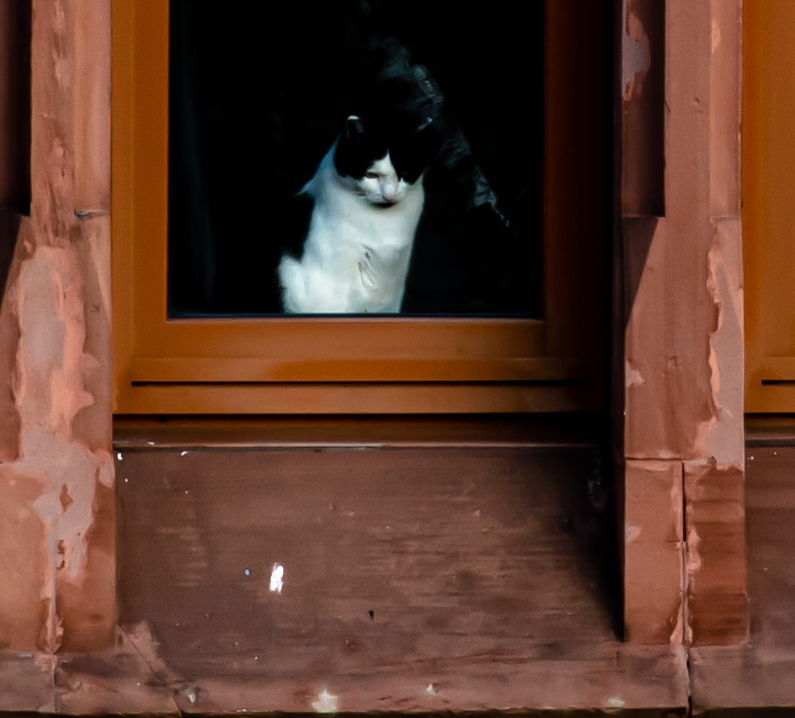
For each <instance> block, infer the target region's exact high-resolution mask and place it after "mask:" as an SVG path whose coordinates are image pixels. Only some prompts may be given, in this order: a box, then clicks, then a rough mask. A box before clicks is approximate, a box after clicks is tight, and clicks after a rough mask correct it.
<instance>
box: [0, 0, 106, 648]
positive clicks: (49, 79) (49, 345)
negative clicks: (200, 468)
mask: <svg viewBox="0 0 795 718" xmlns="http://www.w3.org/2000/svg"><path fill="white" fill-rule="evenodd" d="M109 13H110V3H109V0H34V1H33V3H32V23H31V26H32V29H31V33H32V42H31V48H32V49H31V68H30V83H31V95H30V97H31V137H32V146H31V155H30V156H31V159H30V163H31V164H30V176H31V188H30V189H31V192H30V196H31V206H30V214H29V215H27V216H23V215H15V214H11V213H9V212H3V213H2V220H1V221H0V244H2V246H3V247H4V249H5V250H6V253H7V255H6V256H7V257H8V260H7V261H6V262H5V263H4V264H2V265H0V269H2V271H3V274H2V280H4V287H5V290H4V293H3V296H2V305H1V306H0V573H2V575H3V580H2V581H0V648H10V649H13V650H22V651H24V650H34V649H37V650H41V651H47V652H49V651H55V650H56V649H58V648H59V647H63V648H64V649H69V650H90V649H95V648H99V647H102V646H107V645H109V644H110V643H111V641H112V640H113V636H114V630H115V624H116V596H115V518H114V494H113V473H114V469H113V462H112V457H111V453H110V448H111V398H110V369H111V357H110V217H109V213H108V199H109V190H110V183H109V173H110V146H109V141H108V130H109V126H110V122H109V120H110V117H109V99H110V97H109V91H110V87H109V77H110V16H109ZM76 28H83V30H84V31H83V32H76ZM2 69H3V70H4V71H9V69H8V68H7V67H4V68H2ZM78 150H79V151H78ZM1 286H3V284H1V283H0V287H1Z"/></svg>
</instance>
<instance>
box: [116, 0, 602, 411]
mask: <svg viewBox="0 0 795 718" xmlns="http://www.w3.org/2000/svg"><path fill="white" fill-rule="evenodd" d="M601 10H602V15H604V17H601V16H600V14H599V13H600V4H599V3H587V4H586V5H585V6H584V5H583V4H582V3H581V2H578V0H555V1H554V2H549V3H548V5H547V12H546V15H547V18H546V25H547V27H546V34H547V52H546V87H547V90H546V98H545V113H546V117H545V124H546V148H545V155H546V158H545V177H544V180H545V217H544V238H545V242H544V277H545V290H544V304H545V308H546V309H545V313H546V316H545V319H544V320H543V321H539V320H524V319H479V318H452V319H448V318H445V319H437V318H433V319H431V318H428V319H424V318H405V319H404V318H380V319H379V318H367V319H361V318H334V319H329V318H318V319H314V318H287V317H272V318H263V319H250V318H239V319H226V318H224V319H191V320H185V319H179V320H169V319H168V318H167V316H166V258H167V237H166V227H167V221H166V220H167V158H168V152H167V142H168V114H167V112H168V72H167V66H168V65H167V61H168V2H166V0H129V1H128V2H125V3H114V5H113V80H112V81H113V104H112V110H113V127H112V141H113V193H112V227H113V306H114V313H113V319H114V351H115V411H116V412H117V413H120V414H135V413H164V414H185V413H201V414H216V413H221V414H223V413H257V414H267V413H300V414H306V413H471V412H537V411H580V410H590V411H593V410H596V409H599V408H601V407H602V406H603V403H604V397H603V395H604V382H603V375H604V373H605V371H604V368H605V364H606V362H605V361H604V350H605V346H606V342H605V331H604V325H605V316H606V309H605V302H606V295H605V291H604V274H605V271H606V264H605V251H606V234H607V227H608V221H607V217H608V215H607V213H608V211H609V202H608V195H607V193H608V191H609V187H610V182H609V180H607V179H605V178H607V177H609V166H610V153H609V148H608V147H607V146H606V143H607V137H608V136H609V133H608V130H607V128H606V126H605V125H606V120H607V112H606V111H604V108H606V106H607V104H606V103H608V101H609V89H608V86H607V85H605V83H609V81H610V79H609V72H607V71H606V70H604V69H603V68H601V67H600V63H599V62H596V63H594V62H593V58H594V57H597V58H599V59H600V60H601V59H602V58H604V57H606V51H605V48H604V47H603V45H604V43H605V41H606V38H608V37H609V35H610V33H609V30H610V25H609V22H610V21H609V12H605V11H604V9H601ZM600 22H601V23H602V24H603V25H605V27H604V32H599V29H600V28H599V24H600ZM575 49H579V51H580V52H581V53H582V54H580V55H578V54H577V52H575ZM584 57H585V58H590V60H589V61H587V62H583V58H584ZM605 67H609V65H608V63H605ZM589 73H591V74H592V76H589ZM586 117H587V118H588V120H587V121H586V120H584V119H583V118H586Z"/></svg>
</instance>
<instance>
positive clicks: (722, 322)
mask: <svg viewBox="0 0 795 718" xmlns="http://www.w3.org/2000/svg"><path fill="white" fill-rule="evenodd" d="M741 258H742V235H741V225H740V221H739V219H734V220H724V221H721V222H719V223H717V225H716V227H715V234H714V237H713V241H712V244H711V246H710V249H709V256H708V267H709V270H708V276H707V290H708V292H709V296H710V297H711V299H712V302H713V305H714V307H715V326H714V329H713V331H712V333H711V335H710V339H709V359H708V362H709V368H710V392H711V400H712V406H713V412H712V416H711V417H710V418H709V419H708V420H707V421H704V422H701V423H700V424H699V426H698V429H697V435H696V440H695V452H694V453H695V454H696V455H697V456H701V457H705V460H706V457H709V458H712V459H714V460H715V462H716V465H717V467H718V468H719V469H721V468H726V467H730V466H734V467H742V466H744V464H745V455H744V454H745V440H744V426H743V411H742V407H743V405H744V396H743V393H744V376H743V372H744V366H743V321H744V319H743V285H742V259H741Z"/></svg>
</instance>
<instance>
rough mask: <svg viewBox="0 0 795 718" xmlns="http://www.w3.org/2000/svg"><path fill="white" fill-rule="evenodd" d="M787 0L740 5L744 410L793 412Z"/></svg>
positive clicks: (794, 67) (791, 16)
mask: <svg viewBox="0 0 795 718" xmlns="http://www.w3.org/2000/svg"><path fill="white" fill-rule="evenodd" d="M793 23H795V4H794V3H792V2H790V0H746V1H745V3H744V5H743V158H742V166H743V265H744V266H743V272H744V290H745V401H746V407H745V408H746V411H748V412H760V413H768V412H774V413H779V412H781V413H783V412H786V413H791V412H795V331H793V330H795V282H793V279H792V278H793V273H794V272H795V243H794V242H793V241H792V227H793V226H795V192H794V191H793V186H795V144H794V143H793V142H792V136H793V133H792V116H793V113H795V51H794V50H793V48H792V43H791V35H792V33H791V28H792V27H793Z"/></svg>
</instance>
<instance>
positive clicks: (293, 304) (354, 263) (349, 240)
mask: <svg viewBox="0 0 795 718" xmlns="http://www.w3.org/2000/svg"><path fill="white" fill-rule="evenodd" d="M327 159H329V158H328V157H327V158H326V160H327ZM326 160H324V161H323V163H321V167H320V169H319V170H318V174H317V175H316V176H315V177H314V178H313V180H312V182H310V183H309V184H308V185H307V188H306V190H305V191H308V192H309V193H310V194H312V195H313V196H314V198H315V209H314V212H313V214H312V220H311V223H310V228H309V233H308V235H307V239H306V242H305V245H304V253H303V255H302V257H301V258H300V260H296V259H293V258H292V257H284V258H283V259H282V261H281V264H280V266H279V278H280V281H281V284H282V288H283V303H284V309H285V311H286V312H289V313H329V314H331V313H351V314H366V313H395V312H399V311H400V306H401V303H402V301H403V293H404V289H405V283H406V275H407V273H408V267H409V260H410V258H411V250H412V245H413V242H414V234H415V232H416V229H417V224H418V223H419V219H420V214H421V213H422V203H423V191H422V185H421V183H420V182H418V183H417V184H416V185H414V186H412V187H411V188H410V191H409V192H408V193H407V194H406V196H405V197H404V198H403V199H402V200H401V201H400V202H398V203H396V204H394V205H392V206H389V207H377V206H373V205H371V204H369V203H367V202H366V201H365V200H363V199H362V198H361V197H360V196H357V195H356V194H355V193H353V192H351V191H349V189H347V188H346V187H343V186H341V185H340V184H339V182H337V181H336V180H335V177H334V176H332V175H328V174H327V175H326V176H325V177H324V172H326V173H328V172H329V170H330V168H329V167H328V163H327V161H326ZM324 165H325V166H324Z"/></svg>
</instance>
